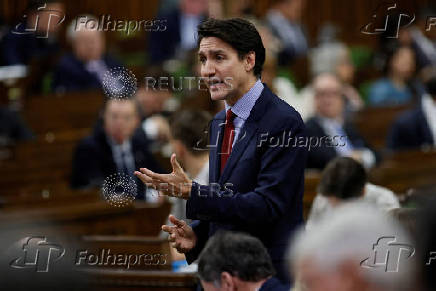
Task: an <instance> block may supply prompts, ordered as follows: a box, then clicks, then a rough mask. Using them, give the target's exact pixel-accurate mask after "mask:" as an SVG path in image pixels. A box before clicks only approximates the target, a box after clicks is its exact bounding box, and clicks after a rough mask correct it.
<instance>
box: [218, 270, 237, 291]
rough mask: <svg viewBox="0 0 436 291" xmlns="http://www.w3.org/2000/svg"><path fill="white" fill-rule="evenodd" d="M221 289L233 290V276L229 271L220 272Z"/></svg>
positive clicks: (225, 290)
mask: <svg viewBox="0 0 436 291" xmlns="http://www.w3.org/2000/svg"><path fill="white" fill-rule="evenodd" d="M221 290H223V291H233V290H235V284H234V282H233V276H232V275H231V274H230V273H229V272H222V273H221Z"/></svg>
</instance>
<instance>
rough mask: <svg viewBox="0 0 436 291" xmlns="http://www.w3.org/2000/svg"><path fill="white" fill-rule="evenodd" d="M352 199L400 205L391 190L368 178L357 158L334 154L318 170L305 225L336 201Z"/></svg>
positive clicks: (387, 206)
mask: <svg viewBox="0 0 436 291" xmlns="http://www.w3.org/2000/svg"><path fill="white" fill-rule="evenodd" d="M353 200H362V201H365V202H367V203H370V204H371V205H373V206H375V207H376V208H378V209H380V210H385V211H389V210H391V209H394V208H398V207H400V203H399V202H398V198H397V197H396V196H395V194H394V193H393V192H392V191H390V190H389V189H386V188H384V187H380V186H376V185H374V184H371V183H369V182H368V179H367V175H366V171H365V169H364V168H363V166H362V165H361V164H360V163H359V162H357V161H356V160H354V159H352V158H348V157H338V158H335V159H334V160H332V161H330V162H329V163H328V164H327V166H326V167H325V169H324V171H323V172H322V176H321V180H320V182H319V185H318V194H317V195H316V196H315V199H314V200H313V202H312V208H311V210H310V213H309V217H308V219H307V223H306V229H310V227H311V226H312V225H313V223H316V222H317V221H319V220H322V219H323V218H325V217H326V215H328V214H329V213H330V212H331V211H333V208H334V207H336V206H337V205H340V204H342V203H344V202H346V201H353Z"/></svg>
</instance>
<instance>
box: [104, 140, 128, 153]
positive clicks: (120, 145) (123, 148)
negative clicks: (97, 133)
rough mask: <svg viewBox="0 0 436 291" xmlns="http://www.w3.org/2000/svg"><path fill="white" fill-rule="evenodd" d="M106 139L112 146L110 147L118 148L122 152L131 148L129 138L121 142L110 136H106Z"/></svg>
mask: <svg viewBox="0 0 436 291" xmlns="http://www.w3.org/2000/svg"><path fill="white" fill-rule="evenodd" d="M107 141H108V143H109V144H110V146H111V147H112V149H115V150H120V151H122V152H129V151H130V150H131V148H132V144H131V143H130V140H126V141H124V142H123V143H122V144H117V143H116V142H115V141H114V140H113V139H112V138H110V137H108V138H107Z"/></svg>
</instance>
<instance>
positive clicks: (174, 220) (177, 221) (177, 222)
mask: <svg viewBox="0 0 436 291" xmlns="http://www.w3.org/2000/svg"><path fill="white" fill-rule="evenodd" d="M169 219H170V222H171V223H172V224H174V225H175V226H177V227H180V228H184V227H185V226H186V222H184V221H183V220H180V219H177V218H176V217H175V216H174V215H170V217H169Z"/></svg>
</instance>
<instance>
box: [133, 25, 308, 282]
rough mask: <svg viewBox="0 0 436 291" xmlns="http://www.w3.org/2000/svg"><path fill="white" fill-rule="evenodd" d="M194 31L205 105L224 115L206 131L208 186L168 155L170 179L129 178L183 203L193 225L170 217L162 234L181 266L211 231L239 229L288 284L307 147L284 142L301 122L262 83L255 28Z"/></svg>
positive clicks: (144, 172)
mask: <svg viewBox="0 0 436 291" xmlns="http://www.w3.org/2000/svg"><path fill="white" fill-rule="evenodd" d="M198 34H199V40H198V42H199V53H198V54H199V59H200V63H201V75H202V77H205V78H206V83H207V86H208V88H209V92H210V94H211V98H212V100H225V103H226V110H223V111H221V112H219V113H218V114H217V115H216V116H215V117H214V119H213V120H212V121H211V123H210V126H209V136H210V138H209V145H208V147H209V149H210V155H209V183H210V184H209V185H200V184H198V183H197V182H195V181H192V180H190V179H189V178H188V177H187V175H186V174H185V172H184V170H183V169H182V168H181V167H180V165H179V163H178V162H177V160H176V156H175V154H173V155H172V156H171V163H172V166H173V172H172V173H171V174H157V173H154V172H153V171H150V170H149V169H140V171H137V172H135V174H136V175H137V176H138V177H140V179H141V180H142V181H143V182H144V183H146V184H147V185H150V186H154V187H156V188H157V189H159V190H160V192H161V193H162V194H164V195H169V196H175V197H179V198H182V199H187V205H186V216H187V218H189V219H193V220H197V221H195V222H193V224H192V225H191V226H188V225H187V224H186V222H184V221H181V220H178V219H177V218H176V217H174V216H170V221H171V222H172V223H173V224H175V226H168V225H164V226H162V229H163V230H164V231H166V232H168V233H169V240H170V241H171V242H172V245H173V247H174V248H176V249H177V250H178V251H179V252H182V253H185V256H186V258H187V261H188V263H191V262H193V261H194V260H196V259H197V257H198V255H199V253H200V251H201V250H202V249H203V248H204V246H205V243H206V242H207V241H208V239H209V237H211V236H212V235H213V234H214V233H215V232H216V231H218V230H220V229H224V230H233V231H241V232H245V233H248V234H250V235H252V236H254V237H257V238H258V239H259V240H260V241H261V242H262V243H263V245H264V246H265V247H266V249H267V250H268V253H269V254H270V256H271V259H272V262H273V265H274V267H275V270H276V271H277V275H276V279H278V280H279V281H280V282H282V284H285V285H287V286H289V284H290V281H291V279H290V278H289V275H288V272H287V271H286V270H285V267H284V262H285V259H284V254H285V249H286V243H287V241H288V240H289V238H290V237H291V236H292V234H293V233H294V231H295V230H296V229H297V228H298V227H299V226H300V225H302V223H303V217H302V197H303V184H304V168H305V163H306V153H307V149H306V147H304V146H293V145H291V146H289V145H284V143H285V142H286V140H287V138H295V139H303V140H304V139H305V138H306V135H305V127H304V123H303V121H302V119H301V117H300V115H299V114H298V112H296V111H295V110H294V109H293V108H292V107H291V106H290V105H288V104H287V103H286V102H284V101H283V100H281V99H280V98H278V97H277V96H276V95H274V94H273V93H272V92H271V90H270V89H269V88H268V87H267V86H266V85H265V84H262V83H261V81H260V75H261V72H262V66H263V63H264V61H265V48H264V46H263V43H262V40H261V38H260V36H259V33H258V31H257V30H256V28H255V27H254V25H252V24H251V23H250V22H248V21H246V20H243V19H239V18H235V19H229V20H215V19H209V20H207V21H205V22H203V23H202V24H201V25H200V26H199V28H198ZM229 80H230V81H229ZM284 136H285V137H284ZM282 144H283V146H280V145H282ZM161 183H162V184H161ZM166 186H168V187H166ZM172 190H174V191H172ZM265 284H266V283H265Z"/></svg>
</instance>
